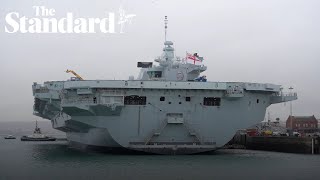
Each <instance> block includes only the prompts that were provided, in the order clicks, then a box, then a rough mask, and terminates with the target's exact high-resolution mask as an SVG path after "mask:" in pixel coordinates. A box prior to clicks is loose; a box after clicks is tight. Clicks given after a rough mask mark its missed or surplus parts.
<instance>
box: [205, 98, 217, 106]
mask: <svg viewBox="0 0 320 180" xmlns="http://www.w3.org/2000/svg"><path fill="white" fill-rule="evenodd" d="M220 104H221V98H218V97H204V98H203V105H204V106H220Z"/></svg>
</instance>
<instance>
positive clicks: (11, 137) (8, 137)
mask: <svg viewBox="0 0 320 180" xmlns="http://www.w3.org/2000/svg"><path fill="white" fill-rule="evenodd" d="M4 139H16V137H14V136H13V135H7V136H6V137H4Z"/></svg>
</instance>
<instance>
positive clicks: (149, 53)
mask: <svg viewBox="0 0 320 180" xmlns="http://www.w3.org/2000/svg"><path fill="white" fill-rule="evenodd" d="M37 5H39V6H46V7H48V8H54V9H55V11H56V16H54V17H55V18H62V17H65V16H66V13H67V12H72V13H73V14H74V16H75V17H85V18H88V17H95V18H104V17H106V16H107V13H108V12H115V13H117V12H118V9H119V7H120V5H122V7H123V8H124V9H125V10H126V11H127V13H132V14H136V15H137V16H136V17H135V18H133V20H132V24H130V25H127V26H126V27H125V29H124V32H125V33H123V34H120V33H114V34H103V33H96V34H28V33H27V34H19V33H13V34H8V33H5V31H4V29H5V28H4V27H5V25H6V24H7V23H6V22H5V16H6V15H7V14H8V13H10V12H18V13H19V14H20V16H26V17H30V18H32V17H35V15H34V9H33V8H32V6H37ZM165 15H167V16H168V18H169V25H168V38H169V39H170V40H172V41H173V42H174V43H175V49H176V55H178V56H185V52H186V51H188V52H198V54H200V55H201V56H204V58H205V61H204V64H205V65H207V66H208V70H207V71H206V72H205V74H206V75H207V78H208V79H209V80H210V81H245V82H261V83H274V84H280V85H283V87H284V88H285V89H287V88H288V87H290V86H293V87H294V90H295V91H297V92H298V95H299V100H297V101H295V102H293V114H294V115H313V114H314V115H316V117H317V118H320V95H319V92H320V91H319V89H320V79H319V75H320V60H319V58H320V33H319V32H320V1H319V0H198V1H194V0H121V1H120V0H68V1H56V0H21V1H17V0H1V2H0V62H1V64H0V82H1V83H0V84H1V88H0V91H1V92H0V99H1V101H0V114H1V116H0V121H31V120H34V119H38V118H37V117H35V116H33V115H32V111H33V110H32V107H33V96H32V91H31V85H32V83H33V82H38V83H43V82H44V81H47V80H66V79H68V78H69V77H70V75H69V74H66V73H65V70H66V69H73V70H75V71H76V72H78V73H79V74H81V75H82V76H83V77H84V78H85V79H127V78H128V77H129V76H130V75H134V76H135V77H136V76H137V74H138V69H137V68H136V62H137V61H151V60H153V58H154V57H156V56H158V55H160V54H161V50H162V46H163V41H164V25H163V19H164V16H165ZM116 16H118V14H116ZM116 31H117V32H119V26H118V25H117V26H116ZM268 111H269V112H270V115H271V118H273V119H274V118H276V117H280V118H281V119H282V120H284V119H285V118H286V117H287V116H288V114H289V103H287V104H279V105H272V106H271V107H270V108H268Z"/></svg>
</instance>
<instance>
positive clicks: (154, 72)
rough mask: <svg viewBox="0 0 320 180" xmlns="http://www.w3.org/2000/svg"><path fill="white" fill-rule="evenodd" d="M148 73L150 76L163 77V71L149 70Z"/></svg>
mask: <svg viewBox="0 0 320 180" xmlns="http://www.w3.org/2000/svg"><path fill="white" fill-rule="evenodd" d="M147 74H148V75H149V78H151V79H152V78H161V77H162V71H148V72H147Z"/></svg>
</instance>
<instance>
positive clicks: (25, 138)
mask: <svg viewBox="0 0 320 180" xmlns="http://www.w3.org/2000/svg"><path fill="white" fill-rule="evenodd" d="M55 140H56V138H55V137H50V136H46V135H44V134H42V133H41V129H40V128H39V127H38V121H36V128H35V129H34V131H33V134H32V135H29V136H22V137H21V141H55Z"/></svg>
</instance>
